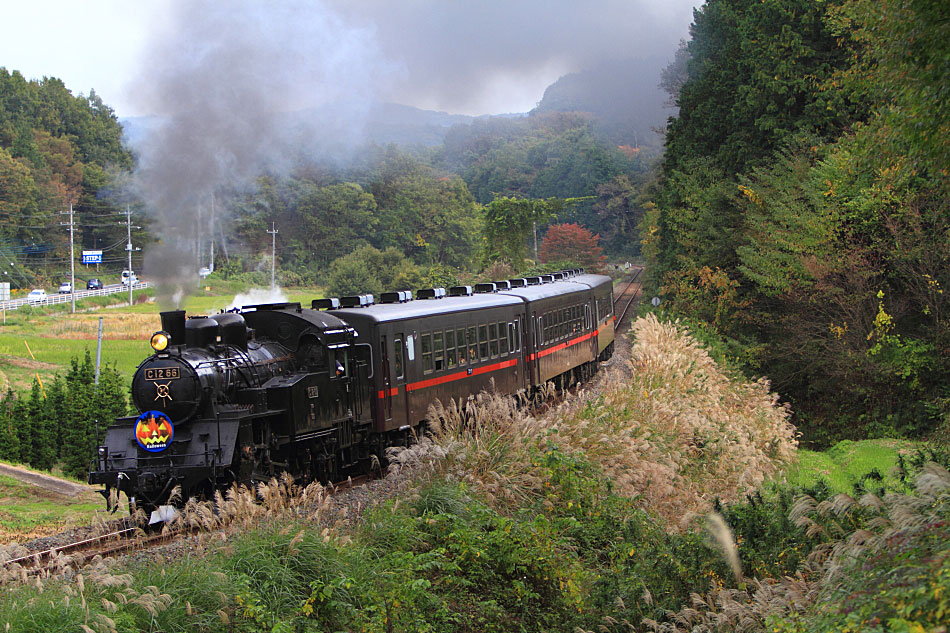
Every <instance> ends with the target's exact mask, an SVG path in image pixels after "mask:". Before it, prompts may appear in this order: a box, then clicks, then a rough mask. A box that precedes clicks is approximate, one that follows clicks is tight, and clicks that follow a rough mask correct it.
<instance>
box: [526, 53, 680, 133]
mask: <svg viewBox="0 0 950 633" xmlns="http://www.w3.org/2000/svg"><path fill="white" fill-rule="evenodd" d="M666 63H667V61H666V60H663V59H661V58H659V57H649V58H644V59H640V58H632V59H623V60H615V61H610V62H605V63H603V64H600V65H598V66H597V67H595V68H593V69H591V70H585V71H581V72H577V73H570V74H568V75H564V76H562V77H561V78H560V79H558V80H557V81H556V82H554V83H553V84H551V85H550V86H548V88H547V89H546V90H545V91H544V97H543V98H542V99H541V101H540V103H538V106H537V107H536V108H535V109H534V110H532V112H538V113H541V112H589V113H590V114H591V115H592V116H593V118H594V120H595V121H596V122H597V124H598V126H599V127H600V128H601V129H602V130H603V131H604V132H605V133H606V134H607V136H608V137H609V138H610V139H611V140H613V141H615V142H617V143H618V144H627V145H633V146H640V145H649V146H653V145H657V144H659V142H660V141H661V135H660V133H659V132H658V130H659V129H660V128H662V127H663V126H664V125H665V122H666V118H667V117H668V116H670V115H671V114H673V111H672V110H671V109H670V108H668V107H665V106H664V102H665V99H666V95H665V93H664V92H663V90H662V89H661V88H660V87H659V83H660V73H661V71H662V70H663V68H664V67H665V65H666Z"/></svg>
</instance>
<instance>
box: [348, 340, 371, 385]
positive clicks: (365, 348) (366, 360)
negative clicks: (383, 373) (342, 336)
mask: <svg viewBox="0 0 950 633" xmlns="http://www.w3.org/2000/svg"><path fill="white" fill-rule="evenodd" d="M353 356H354V357H355V358H356V361H357V362H358V363H360V364H361V365H365V366H366V371H367V372H369V373H368V374H367V376H366V377H367V378H372V377H373V374H374V372H373V346H372V345H370V344H369V343H357V344H356V345H355V346H354V347H353Z"/></svg>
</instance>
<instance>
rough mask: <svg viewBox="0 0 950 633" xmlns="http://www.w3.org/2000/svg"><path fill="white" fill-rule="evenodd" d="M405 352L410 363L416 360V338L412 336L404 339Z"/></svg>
mask: <svg viewBox="0 0 950 633" xmlns="http://www.w3.org/2000/svg"><path fill="white" fill-rule="evenodd" d="M406 352H407V353H408V355H409V362H410V363H411V362H413V361H414V360H416V337H415V336H413V335H412V334H410V335H409V336H407V337H406Z"/></svg>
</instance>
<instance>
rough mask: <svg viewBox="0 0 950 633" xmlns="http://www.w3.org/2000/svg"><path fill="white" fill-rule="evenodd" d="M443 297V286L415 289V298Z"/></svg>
mask: <svg viewBox="0 0 950 633" xmlns="http://www.w3.org/2000/svg"><path fill="white" fill-rule="evenodd" d="M444 297H445V288H423V289H421V290H416V299H442V298H444Z"/></svg>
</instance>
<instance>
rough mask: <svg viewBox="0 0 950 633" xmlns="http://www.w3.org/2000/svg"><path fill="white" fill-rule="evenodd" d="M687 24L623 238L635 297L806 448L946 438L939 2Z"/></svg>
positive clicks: (946, 121)
mask: <svg viewBox="0 0 950 633" xmlns="http://www.w3.org/2000/svg"><path fill="white" fill-rule="evenodd" d="M695 18H696V19H695V22H694V25H693V26H692V29H691V39H690V41H689V42H688V43H686V44H685V47H684V50H683V54H682V55H681V56H680V58H681V59H683V60H685V73H682V74H680V75H677V76H679V77H681V78H682V82H681V83H679V84H678V85H676V86H675V96H676V99H677V104H678V105H679V112H678V115H677V116H676V117H673V118H671V119H670V121H669V126H668V128H667V134H666V141H665V153H664V156H663V161H662V165H661V167H660V170H659V175H658V179H657V181H656V184H655V187H654V188H652V189H651V190H650V197H651V199H653V200H654V201H655V203H656V205H655V207H651V208H650V210H649V213H648V214H647V216H646V217H645V218H644V220H643V222H642V224H641V236H642V239H643V248H644V253H645V255H646V257H647V262H648V264H647V270H648V272H649V274H650V275H651V279H652V280H653V285H654V287H655V288H656V289H657V291H658V292H659V293H660V294H661V296H663V297H664V298H666V299H667V301H668V304H667V305H668V309H669V310H670V311H671V312H673V313H676V314H682V315H686V316H688V317H689V318H690V319H694V320H696V321H697V322H698V323H701V324H702V326H703V327H705V328H707V329H708V331H709V332H711V333H713V335H714V336H715V337H716V338H718V340H719V341H720V343H721V344H722V346H723V349H724V353H725V354H727V355H728V356H729V357H731V358H732V359H734V361H735V363H736V365H737V366H739V367H741V368H742V369H743V371H746V372H748V373H754V374H759V375H766V376H768V377H769V378H770V379H771V381H772V384H773V387H774V388H775V389H776V390H777V391H778V392H779V393H781V394H782V395H783V397H784V398H787V400H788V402H789V403H790V404H791V407H792V409H793V410H794V411H795V415H796V420H797V425H798V428H799V429H800V430H801V431H802V433H803V435H804V439H805V440H807V441H810V442H815V443H818V444H819V445H821V444H828V443H831V442H833V441H835V440H839V439H857V438H864V437H894V436H913V437H916V436H920V435H924V434H927V433H929V432H931V431H933V430H934V428H935V427H937V426H938V425H940V424H941V423H943V424H944V425H946V421H947V419H948V415H950V399H948V398H950V391H948V385H950V380H948V378H950V373H948V372H950V320H948V308H950V303H948V301H950V294H948V293H947V292H946V289H947V286H948V284H950V247H948V245H950V197H948V193H950V179H948V165H950V143H948V142H947V133H948V131H950V99H948V98H947V97H948V95H947V90H948V81H947V79H948V71H950V37H948V36H950V26H948V25H950V23H948V21H947V15H946V7H945V6H941V3H939V2H927V1H923V0H921V1H917V0H913V1H906V2H884V3H880V2H874V1H869V0H850V1H847V2H834V3H816V2H810V1H808V0H801V1H794V0H787V1H783V2H763V3H748V2H740V1H730V0H725V1H720V2H710V3H707V4H706V5H704V7H703V8H702V9H701V10H699V11H697V13H696V16H695Z"/></svg>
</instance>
